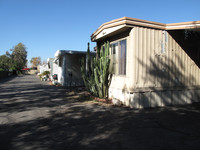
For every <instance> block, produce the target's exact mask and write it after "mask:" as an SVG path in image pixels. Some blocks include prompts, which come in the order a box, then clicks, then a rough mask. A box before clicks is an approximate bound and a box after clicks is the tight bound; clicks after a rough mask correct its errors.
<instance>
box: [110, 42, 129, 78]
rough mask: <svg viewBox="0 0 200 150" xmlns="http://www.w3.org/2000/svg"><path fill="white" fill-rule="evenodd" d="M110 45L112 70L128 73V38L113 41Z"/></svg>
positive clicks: (114, 72) (121, 73) (113, 71)
mask: <svg viewBox="0 0 200 150" xmlns="http://www.w3.org/2000/svg"><path fill="white" fill-rule="evenodd" d="M110 47H111V51H110V59H111V65H110V68H111V69H110V70H111V72H112V73H113V74H118V75H126V40H121V41H118V42H115V43H112V44H111V46H110Z"/></svg>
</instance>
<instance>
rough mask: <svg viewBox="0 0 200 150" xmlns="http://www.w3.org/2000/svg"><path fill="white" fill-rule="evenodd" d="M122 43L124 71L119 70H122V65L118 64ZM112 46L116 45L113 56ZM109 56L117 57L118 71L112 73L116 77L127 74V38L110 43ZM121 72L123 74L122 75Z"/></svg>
mask: <svg viewBox="0 0 200 150" xmlns="http://www.w3.org/2000/svg"><path fill="white" fill-rule="evenodd" d="M122 41H125V60H124V62H123V63H124V70H121V69H122V67H121V66H122V64H121V62H120V56H121V44H120V43H121V42H122ZM113 44H117V45H118V49H117V50H115V54H113V51H112V45H113ZM109 55H111V56H112V55H117V68H118V71H117V73H115V72H114V73H113V74H115V75H118V76H126V74H127V69H126V68H127V38H121V39H118V40H115V41H112V42H110V54H109ZM122 72H123V73H122Z"/></svg>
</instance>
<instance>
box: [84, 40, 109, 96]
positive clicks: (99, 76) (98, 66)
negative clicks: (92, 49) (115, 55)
mask: <svg viewBox="0 0 200 150" xmlns="http://www.w3.org/2000/svg"><path fill="white" fill-rule="evenodd" d="M109 46H110V44H109V42H106V43H104V46H102V47H101V50H100V56H99V57H96V58H93V61H92V59H90V56H87V58H89V59H90V61H89V60H88V61H87V65H88V70H90V69H91V70H90V72H89V71H88V73H86V69H85V62H84V59H82V65H81V72H82V77H83V80H84V83H85V86H86V88H87V89H88V90H89V91H90V92H91V93H92V94H94V95H95V96H98V97H100V98H106V97H108V82H109V80H108V77H109V64H110V59H109ZM88 47H89V45H88ZM88 49H89V48H88ZM98 51H99V50H98ZM87 55H90V53H88V54H87Z"/></svg>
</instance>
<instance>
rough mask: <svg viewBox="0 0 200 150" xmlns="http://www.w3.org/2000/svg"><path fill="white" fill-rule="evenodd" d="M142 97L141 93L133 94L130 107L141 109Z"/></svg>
mask: <svg viewBox="0 0 200 150" xmlns="http://www.w3.org/2000/svg"><path fill="white" fill-rule="evenodd" d="M139 102H140V95H139V93H133V94H131V97H130V103H129V104H130V107H131V108H140V103H139Z"/></svg>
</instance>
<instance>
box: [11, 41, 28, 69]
mask: <svg viewBox="0 0 200 150" xmlns="http://www.w3.org/2000/svg"><path fill="white" fill-rule="evenodd" d="M26 49H27V48H26V46H25V45H24V44H23V43H18V44H17V45H16V46H14V47H13V48H12V49H11V51H12V54H10V55H11V59H12V67H13V69H14V70H16V71H21V69H22V68H24V67H25V66H26V63H27V59H26V58H27V51H26Z"/></svg>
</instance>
